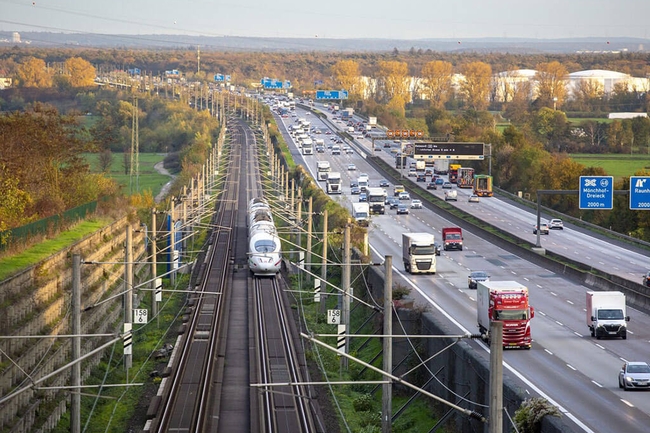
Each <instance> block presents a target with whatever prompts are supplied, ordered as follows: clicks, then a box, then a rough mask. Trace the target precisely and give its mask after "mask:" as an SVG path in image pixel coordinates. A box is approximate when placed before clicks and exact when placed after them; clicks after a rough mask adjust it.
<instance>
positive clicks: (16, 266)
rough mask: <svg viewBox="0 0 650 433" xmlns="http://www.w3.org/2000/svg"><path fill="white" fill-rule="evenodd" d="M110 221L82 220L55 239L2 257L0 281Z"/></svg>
mask: <svg viewBox="0 0 650 433" xmlns="http://www.w3.org/2000/svg"><path fill="white" fill-rule="evenodd" d="M110 223H111V220H110V219H108V218H94V219H90V220H86V221H82V222H80V223H79V224H77V225H76V226H75V227H74V228H72V229H70V230H66V231H64V232H61V233H60V234H59V235H57V237H56V238H55V239H48V240H45V241H43V242H41V243H39V244H37V245H34V246H32V247H30V248H27V249H26V250H25V251H22V252H20V253H18V254H15V255H11V256H7V257H3V258H0V281H2V280H4V279H5V278H7V277H9V276H11V275H13V274H15V273H17V272H19V271H20V270H22V269H26V268H28V267H30V266H33V265H35V264H36V263H38V262H40V261H41V260H43V259H45V258H47V257H49V256H51V255H52V254H54V253H57V252H59V251H61V250H62V249H64V248H66V247H69V246H70V245H73V244H74V243H75V242H78V241H79V240H81V239H83V238H84V237H86V236H88V235H89V234H91V233H94V232H96V231H97V230H99V229H101V228H103V227H106V226H107V225H108V224H110Z"/></svg>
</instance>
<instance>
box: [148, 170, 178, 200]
mask: <svg viewBox="0 0 650 433" xmlns="http://www.w3.org/2000/svg"><path fill="white" fill-rule="evenodd" d="M153 168H155V169H156V171H157V172H158V173H160V174H164V175H166V176H169V177H171V180H170V181H169V182H167V183H166V184H165V185H163V187H162V189H161V190H160V192H159V193H158V195H157V196H156V198H155V200H156V203H160V202H161V201H163V200H164V199H165V197H167V195H168V194H169V190H170V189H171V187H172V183H173V182H174V179H175V178H176V176H174V175H173V174H171V173H170V172H168V171H167V169H166V168H165V167H164V166H163V162H162V161H161V162H159V163H157V164H156V165H154V166H153Z"/></svg>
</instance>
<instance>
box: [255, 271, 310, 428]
mask: <svg viewBox="0 0 650 433" xmlns="http://www.w3.org/2000/svg"><path fill="white" fill-rule="evenodd" d="M251 283H252V284H253V298H254V301H255V324H256V326H255V330H256V341H257V345H258V346H257V347H258V348H259V349H258V353H257V362H258V377H259V378H260V384H259V388H258V390H259V406H260V408H261V410H260V424H261V426H262V428H261V429H260V431H263V432H276V433H290V432H293V433H307V432H316V431H317V430H316V428H315V426H314V419H313V417H312V411H311V408H310V402H311V401H312V398H311V396H310V390H309V387H308V386H305V385H303V383H304V382H305V380H304V378H303V373H302V371H301V369H300V366H299V364H300V363H299V361H298V359H299V358H298V356H297V347H296V345H295V341H294V339H293V336H292V332H291V330H292V329H293V328H294V324H293V319H292V318H291V314H290V311H287V308H286V305H287V302H286V300H284V299H283V295H284V292H283V290H282V288H281V286H280V283H281V278H280V277H277V278H273V279H262V278H256V279H252V280H251ZM294 335H295V334H294Z"/></svg>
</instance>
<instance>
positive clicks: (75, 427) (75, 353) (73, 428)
mask: <svg viewBox="0 0 650 433" xmlns="http://www.w3.org/2000/svg"><path fill="white" fill-rule="evenodd" d="M71 328H72V329H71V330H72V335H74V337H72V361H73V362H74V361H76V360H78V359H79V358H80V357H81V337H80V335H81V257H80V256H79V254H74V255H73V256H72V326H71ZM71 375H72V380H71V382H72V395H71V399H72V401H71V404H70V432H71V433H79V432H81V363H80V362H75V363H74V364H72V370H71Z"/></svg>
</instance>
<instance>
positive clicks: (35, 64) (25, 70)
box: [16, 57, 52, 88]
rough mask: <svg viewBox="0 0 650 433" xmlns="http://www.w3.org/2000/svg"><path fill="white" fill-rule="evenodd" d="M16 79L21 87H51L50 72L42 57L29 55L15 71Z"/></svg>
mask: <svg viewBox="0 0 650 433" xmlns="http://www.w3.org/2000/svg"><path fill="white" fill-rule="evenodd" d="M16 80H17V81H18V85H19V86H21V87H39V88H44V87H52V73H51V72H50V71H49V70H48V69H47V67H46V66H45V61H44V60H43V59H37V58H35V57H29V58H28V59H27V60H26V61H25V62H24V63H23V64H21V65H20V66H19V67H18V69H17V71H16Z"/></svg>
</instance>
